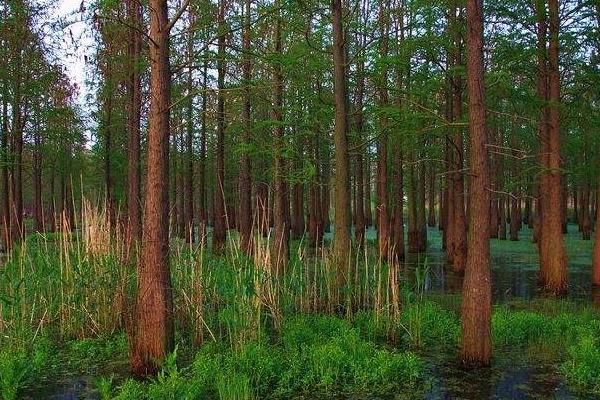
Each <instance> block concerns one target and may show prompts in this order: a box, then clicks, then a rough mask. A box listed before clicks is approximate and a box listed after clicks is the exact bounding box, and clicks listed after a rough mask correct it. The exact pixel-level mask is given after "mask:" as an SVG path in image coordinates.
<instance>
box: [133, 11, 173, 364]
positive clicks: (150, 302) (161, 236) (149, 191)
mask: <svg viewBox="0 0 600 400" xmlns="http://www.w3.org/2000/svg"><path fill="white" fill-rule="evenodd" d="M149 8H150V39H151V40H150V56H149V59H150V93H151V96H150V99H151V100H150V111H149V117H148V167H147V168H148V169H147V182H148V183H147V188H146V201H145V210H144V234H143V239H142V252H141V254H142V256H141V258H140V262H139V264H138V292H137V307H136V320H135V322H136V328H135V329H136V330H135V336H134V340H133V343H132V344H133V347H132V353H131V365H132V369H133V372H134V373H135V374H136V375H148V374H153V373H155V372H156V371H157V370H158V369H159V366H160V364H161V362H162V360H163V359H164V357H165V356H166V355H167V354H168V353H169V352H171V350H172V349H173V341H174V325H173V297H172V286H171V274H170V270H169V193H168V188H169V186H168V182H169V136H170V132H169V113H170V106H171V104H170V103H171V99H170V95H171V73H170V67H169V29H168V26H167V25H168V11H167V1H166V0H150V4H149Z"/></svg>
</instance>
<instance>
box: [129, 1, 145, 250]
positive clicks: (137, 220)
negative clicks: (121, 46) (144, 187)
mask: <svg viewBox="0 0 600 400" xmlns="http://www.w3.org/2000/svg"><path fill="white" fill-rule="evenodd" d="M126 7H127V17H128V19H129V24H130V25H131V26H132V27H139V25H140V24H141V21H142V10H141V5H140V2H139V1H137V0H127V3H126ZM141 52H142V37H141V34H140V32H139V31H138V30H137V29H134V28H130V30H129V43H128V56H129V65H128V67H129V71H128V72H129V76H128V84H127V91H128V104H127V106H128V111H129V113H128V116H127V133H128V142H127V230H126V243H127V253H128V255H131V253H132V250H133V247H134V246H135V242H136V241H138V240H139V239H140V238H141V237H142V224H141V196H140V190H141V189H140V188H141V184H140V181H141V165H140V116H141V107H142V94H141V92H142V86H141V85H142V84H141V78H140V65H139V64H140V56H141Z"/></svg>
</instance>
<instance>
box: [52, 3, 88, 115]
mask: <svg viewBox="0 0 600 400" xmlns="http://www.w3.org/2000/svg"><path fill="white" fill-rule="evenodd" d="M80 6H81V0H59V1H58V2H57V5H56V8H54V10H53V11H52V13H51V14H50V18H51V19H52V20H59V19H60V20H66V21H67V25H66V27H65V29H63V30H62V32H61V33H60V34H59V37H58V38H57V40H56V42H55V43H53V48H54V53H55V56H56V57H57V60H56V61H57V62H58V63H60V64H61V65H62V66H63V67H64V68H65V72H66V74H67V75H68V76H69V78H70V79H71V82H72V83H75V84H77V86H78V87H79V93H78V96H77V102H78V103H79V104H80V105H81V106H84V107H85V105H86V104H87V100H86V95H87V94H89V88H87V87H86V85H85V78H86V64H85V57H86V56H87V57H88V58H90V51H91V49H90V46H91V45H92V37H91V33H90V27H89V26H88V24H89V22H88V21H82V16H81V14H80V13H79V9H80Z"/></svg>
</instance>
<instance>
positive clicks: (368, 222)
mask: <svg viewBox="0 0 600 400" xmlns="http://www.w3.org/2000/svg"><path fill="white" fill-rule="evenodd" d="M364 161H365V227H366V228H369V227H371V226H373V211H372V209H371V189H372V188H371V157H370V156H369V153H367V154H366V157H365V160H364Z"/></svg>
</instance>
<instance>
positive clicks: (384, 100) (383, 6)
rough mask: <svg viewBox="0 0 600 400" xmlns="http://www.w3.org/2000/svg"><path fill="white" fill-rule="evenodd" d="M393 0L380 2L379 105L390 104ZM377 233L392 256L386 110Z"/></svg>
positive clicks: (382, 122) (379, 163) (385, 254)
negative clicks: (389, 84)
mask: <svg viewBox="0 0 600 400" xmlns="http://www.w3.org/2000/svg"><path fill="white" fill-rule="evenodd" d="M388 10H389V1H386V0H381V1H380V4H379V32H380V36H381V38H380V41H379V57H380V58H381V59H382V60H383V62H382V67H381V73H380V76H379V77H378V79H379V81H378V83H377V91H378V105H379V106H380V107H386V106H387V105H388V102H389V99H388V87H387V86H388V69H387V66H386V65H387V61H386V60H385V59H386V58H387V56H388V35H389V18H388V15H387V13H388ZM376 210H377V234H378V242H379V258H381V259H382V260H386V259H387V258H388V252H389V246H390V216H389V198H388V118H387V116H386V115H385V113H382V115H380V116H379V141H378V147H377V206H376Z"/></svg>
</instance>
